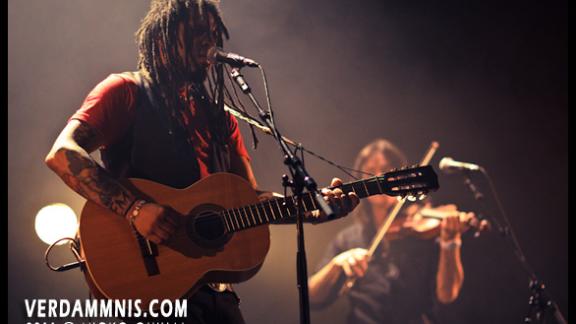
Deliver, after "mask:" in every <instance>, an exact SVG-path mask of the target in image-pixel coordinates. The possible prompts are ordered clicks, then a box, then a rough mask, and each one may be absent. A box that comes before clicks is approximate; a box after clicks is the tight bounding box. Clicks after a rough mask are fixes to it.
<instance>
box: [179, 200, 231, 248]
mask: <svg viewBox="0 0 576 324" xmlns="http://www.w3.org/2000/svg"><path fill="white" fill-rule="evenodd" d="M222 210H224V209H223V208H222V207H220V206H216V205H211V204H205V205H201V206H198V207H196V208H194V210H192V211H191V212H190V217H189V218H188V221H187V224H186V232H187V234H188V237H189V238H190V239H192V241H194V242H195V243H196V244H198V245H199V246H201V247H203V248H209V249H220V248H222V247H223V246H224V245H225V244H226V243H227V242H228V241H229V240H230V239H231V238H232V234H231V233H227V232H226V228H225V225H226V224H225V223H224V219H223V218H222V215H221V214H220V212H221V211H222Z"/></svg>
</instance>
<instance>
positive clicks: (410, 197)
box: [406, 195, 416, 201]
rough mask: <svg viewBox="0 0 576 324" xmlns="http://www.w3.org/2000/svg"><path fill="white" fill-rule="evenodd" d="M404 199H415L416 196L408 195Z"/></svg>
mask: <svg viewBox="0 0 576 324" xmlns="http://www.w3.org/2000/svg"><path fill="white" fill-rule="evenodd" d="M406 199H408V200H409V201H416V197H414V196H413V195H408V197H406Z"/></svg>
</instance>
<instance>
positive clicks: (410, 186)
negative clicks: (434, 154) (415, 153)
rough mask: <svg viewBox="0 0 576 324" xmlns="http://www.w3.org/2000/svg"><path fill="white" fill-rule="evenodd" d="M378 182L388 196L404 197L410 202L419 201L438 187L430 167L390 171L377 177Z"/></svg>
mask: <svg viewBox="0 0 576 324" xmlns="http://www.w3.org/2000/svg"><path fill="white" fill-rule="evenodd" d="M378 182H379V184H380V186H381V188H382V190H383V191H384V193H385V194H387V195H388V196H397V197H401V198H404V197H406V199H408V200H410V201H415V200H417V199H420V200H421V199H423V198H424V197H426V195H427V194H428V192H430V191H435V190H437V189H438V188H439V187H440V186H439V184H438V176H437V175H436V172H434V169H433V168H432V166H431V165H425V166H413V167H407V168H402V169H399V170H392V171H390V172H386V173H385V174H384V175H382V176H380V177H378Z"/></svg>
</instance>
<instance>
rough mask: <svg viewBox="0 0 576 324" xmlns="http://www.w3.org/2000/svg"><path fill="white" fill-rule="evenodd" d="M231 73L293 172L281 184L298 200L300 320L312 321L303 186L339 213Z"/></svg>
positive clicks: (236, 74)
mask: <svg viewBox="0 0 576 324" xmlns="http://www.w3.org/2000/svg"><path fill="white" fill-rule="evenodd" d="M230 75H231V76H232V78H233V79H234V81H236V84H237V85H238V86H239V87H240V89H241V90H242V92H243V93H244V94H246V95H247V96H248V97H249V98H250V100H251V101H252V104H253V105H254V106H255V107H256V109H257V110H258V115H259V117H260V120H262V122H263V123H264V124H265V125H266V126H267V127H268V128H269V129H270V130H271V131H272V134H273V136H274V138H275V139H276V141H277V143H278V145H279V146H280V148H281V150H282V152H283V153H284V164H286V165H287V166H288V168H289V170H290V174H291V175H292V180H289V178H288V176H286V175H284V176H283V177H282V186H283V187H284V188H285V189H286V187H290V188H291V189H292V193H293V195H294V196H295V197H296V200H297V203H296V204H297V207H298V212H297V217H296V230H297V249H298V250H297V254H296V269H297V278H298V279H297V286H298V292H299V298H300V323H302V324H309V323H310V301H309V296H308V270H307V265H306V249H305V245H304V226H303V217H304V215H303V214H304V213H303V209H302V193H303V192H304V189H307V190H308V192H310V193H314V199H315V201H316V203H317V206H320V209H321V210H322V211H323V212H324V213H325V215H326V216H327V217H328V219H332V218H334V217H335V216H336V213H335V212H334V211H333V210H332V208H331V207H330V206H329V205H328V204H327V203H326V201H324V198H323V197H322V195H321V194H320V193H319V192H318V186H317V184H316V181H315V180H314V179H313V178H312V177H311V176H310V175H309V174H308V172H307V171H306V169H305V168H304V165H303V164H302V162H301V161H300V159H298V157H297V156H295V155H294V154H293V153H292V151H291V150H290V148H289V147H288V144H286V141H285V140H284V138H283V137H282V135H280V132H279V131H278V129H277V128H276V127H275V126H274V124H275V123H274V122H273V121H272V117H271V115H270V114H269V113H267V112H265V111H264V110H263V109H262V107H261V106H260V104H259V103H258V101H257V100H256V98H255V97H254V95H253V94H252V90H251V89H250V86H249V85H248V84H247V83H246V81H245V80H244V77H243V76H242V75H241V74H240V70H239V68H238V67H233V68H232V69H231V72H230Z"/></svg>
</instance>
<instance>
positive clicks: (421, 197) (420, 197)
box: [418, 193, 427, 200]
mask: <svg viewBox="0 0 576 324" xmlns="http://www.w3.org/2000/svg"><path fill="white" fill-rule="evenodd" d="M426 197H427V196H426V194H423V193H422V194H420V195H419V196H418V200H424V199H426Z"/></svg>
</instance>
